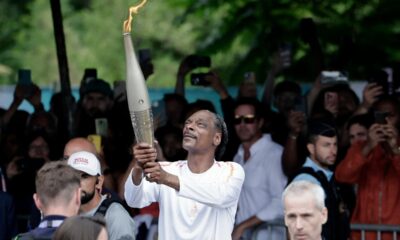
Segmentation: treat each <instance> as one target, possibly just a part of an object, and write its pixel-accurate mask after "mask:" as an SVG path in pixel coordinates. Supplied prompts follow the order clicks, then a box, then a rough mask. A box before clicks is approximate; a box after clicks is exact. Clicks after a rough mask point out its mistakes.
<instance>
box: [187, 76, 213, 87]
mask: <svg viewBox="0 0 400 240" xmlns="http://www.w3.org/2000/svg"><path fill="white" fill-rule="evenodd" d="M211 74H212V73H192V74H191V75H190V82H191V83H192V85H193V86H208V85H210V84H211V83H210V82H209V81H207V79H206V78H207V76H210V75H211Z"/></svg>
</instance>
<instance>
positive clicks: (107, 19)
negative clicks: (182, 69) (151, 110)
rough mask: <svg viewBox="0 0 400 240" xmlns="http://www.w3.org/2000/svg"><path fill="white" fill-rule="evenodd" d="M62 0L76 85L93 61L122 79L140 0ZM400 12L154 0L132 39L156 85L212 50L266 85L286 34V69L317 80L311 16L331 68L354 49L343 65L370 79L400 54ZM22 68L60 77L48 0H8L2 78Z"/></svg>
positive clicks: (331, 5)
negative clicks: (126, 35)
mask: <svg viewBox="0 0 400 240" xmlns="http://www.w3.org/2000/svg"><path fill="white" fill-rule="evenodd" d="M61 3H62V12H63V16H64V21H63V23H64V31H65V37H66V44H67V46H66V47H67V53H68V61H69V68H70V76H71V81H72V83H73V84H74V85H77V84H79V81H80V79H81V77H82V74H83V71H84V69H85V68H87V67H91V68H93V67H94V68H97V69H98V75H99V77H101V78H103V79H105V80H107V81H110V82H113V81H115V80H120V79H123V78H124V75H125V62H124V61H125V59H124V52H123V43H122V23H123V21H124V20H125V19H126V17H127V14H128V8H129V6H131V5H134V4H137V3H138V1H137V0H119V1H105V0H97V1H90V0H84V1H83V0H69V1H61ZM399 10H400V4H398V1H397V0H368V1H355V0H336V1H322V0H313V1H304V0H277V1H269V0H262V1H260V0H229V1H228V0H168V1H161V0H148V3H147V5H146V6H145V7H144V8H143V9H141V11H140V12H139V15H137V16H136V17H134V20H133V24H132V38H133V41H134V44H135V48H136V50H138V49H140V48H150V49H151V50H152V57H153V59H154V65H155V74H154V75H153V76H152V77H151V78H150V79H149V80H148V85H149V86H151V87H172V86H174V82H175V76H176V72H177V68H178V65H179V61H180V60H181V59H183V57H184V56H185V55H188V54H191V53H200V54H207V55H210V56H211V57H212V60H213V67H214V68H216V69H217V70H218V71H219V72H220V74H221V75H222V78H223V79H224V80H225V82H226V83H227V84H237V83H238V82H239V81H241V80H242V76H243V73H244V72H246V71H256V73H257V76H258V81H259V82H260V83H261V82H262V81H263V80H264V79H265V75H266V73H267V71H268V69H269V68H270V65H271V63H270V61H271V56H272V55H273V54H274V53H275V52H277V50H278V47H279V45H280V44H281V43H284V42H290V43H291V44H292V45H293V65H292V67H291V68H290V69H288V70H286V71H285V72H284V76H285V77H286V78H295V79H296V80H300V81H312V80H313V79H314V78H315V75H316V68H315V67H314V65H315V64H314V63H313V58H312V56H311V54H310V48H309V45H308V44H306V43H305V42H303V41H302V40H301V39H300V34H299V32H300V28H299V23H300V21H301V19H303V18H306V17H312V18H313V19H314V21H315V23H316V26H317V32H318V37H319V41H320V43H321V46H322V49H323V53H324V55H325V67H326V68H331V69H332V68H338V67H340V66H341V61H340V60H341V59H342V56H346V55H348V56H349V61H348V62H346V63H345V65H344V66H345V67H344V70H347V71H348V72H349V73H350V77H351V78H353V79H365V78H366V76H367V74H368V71H369V70H371V69H374V68H377V67H382V66H386V65H393V64H394V63H396V62H398V61H399V60H400V51H399V49H398V46H399V43H400V42H399V41H400V38H399V34H400V19H399V18H398V16H397V15H398V12H399ZM351 41H352V42H353V44H348V43H349V42H351ZM345 43H347V44H345ZM343 46H345V48H343ZM21 67H24V68H31V69H32V75H33V79H34V81H35V82H37V83H40V84H41V85H51V84H54V83H57V82H58V66H57V58H56V52H55V42H54V35H53V25H52V19H51V10H50V3H49V0H48V1H44V0H31V1H12V0H4V1H0V83H1V84H4V83H10V82H12V81H14V79H15V73H16V71H17V69H18V68H21Z"/></svg>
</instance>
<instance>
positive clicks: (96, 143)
mask: <svg viewBox="0 0 400 240" xmlns="http://www.w3.org/2000/svg"><path fill="white" fill-rule="evenodd" d="M87 139H88V140H89V141H90V142H91V143H93V145H94V147H95V148H96V151H97V153H100V152H101V136H100V135H97V134H91V135H89V136H87Z"/></svg>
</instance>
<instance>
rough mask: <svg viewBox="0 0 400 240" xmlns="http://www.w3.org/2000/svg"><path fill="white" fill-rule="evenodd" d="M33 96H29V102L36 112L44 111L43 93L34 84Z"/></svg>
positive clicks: (32, 87) (32, 86)
mask: <svg viewBox="0 0 400 240" xmlns="http://www.w3.org/2000/svg"><path fill="white" fill-rule="evenodd" d="M30 91H31V94H30V95H28V96H27V98H26V99H27V100H28V102H29V103H30V104H32V106H33V107H34V108H35V110H42V108H43V106H42V91H41V90H40V88H39V87H38V86H37V85H34V84H32V85H31V88H30Z"/></svg>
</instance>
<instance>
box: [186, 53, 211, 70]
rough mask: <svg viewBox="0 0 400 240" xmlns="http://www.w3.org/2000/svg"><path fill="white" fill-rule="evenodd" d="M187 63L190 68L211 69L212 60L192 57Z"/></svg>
mask: <svg viewBox="0 0 400 240" xmlns="http://www.w3.org/2000/svg"><path fill="white" fill-rule="evenodd" d="M187 61H188V65H189V67H190V68H198V67H211V58H210V57H209V56H201V55H190V56H189V57H188V59H187Z"/></svg>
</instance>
